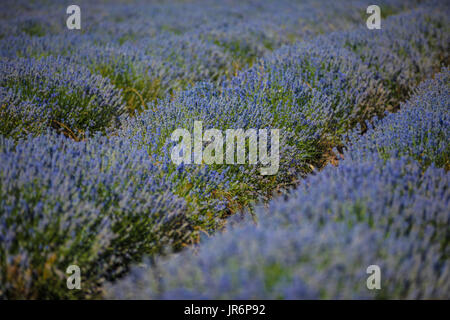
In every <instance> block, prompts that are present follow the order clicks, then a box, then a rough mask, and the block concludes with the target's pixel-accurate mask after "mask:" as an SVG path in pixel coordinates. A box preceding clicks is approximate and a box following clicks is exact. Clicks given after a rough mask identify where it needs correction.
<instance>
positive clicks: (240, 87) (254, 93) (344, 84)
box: [0, 6, 449, 298]
mask: <svg viewBox="0 0 450 320" xmlns="http://www.w3.org/2000/svg"><path fill="white" fill-rule="evenodd" d="M446 10H447V9H445V8H433V7H427V6H425V7H423V8H420V9H418V10H416V11H413V12H410V13H406V14H403V15H400V16H397V17H392V18H390V19H388V20H387V21H386V23H385V24H384V30H383V31H380V32H378V31H377V33H373V32H370V31H368V30H365V29H357V30H355V31H350V32H348V33H345V34H332V35H329V36H322V37H320V38H319V39H317V40H313V41H310V42H306V43H302V44H298V45H295V46H291V47H284V48H282V49H280V50H277V51H276V52H275V53H274V54H273V55H272V56H270V57H267V58H266V59H265V60H262V61H261V62H259V63H258V64H256V65H255V66H254V67H253V68H251V69H249V70H248V71H247V72H243V73H241V74H240V75H238V76H237V77H234V78H233V79H232V80H231V81H225V82H224V83H223V84H222V85H221V86H220V87H217V86H215V85H214V84H213V83H211V82H206V83H200V84H198V85H196V86H194V87H192V88H190V89H189V90H186V91H183V92H180V93H177V94H175V95H174V97H171V98H166V99H163V100H160V101H158V102H157V103H150V104H149V105H148V107H149V110H148V111H144V112H143V113H141V114H140V115H137V116H136V117H128V116H126V115H122V116H121V117H116V116H117V115H116V114H114V113H111V112H109V111H107V110H105V108H104V106H106V105H111V104H112V105H114V106H116V107H117V109H118V110H120V109H121V108H122V105H123V104H122V103H120V97H119V96H118V95H115V92H116V91H115V90H117V89H115V87H114V86H111V84H110V83H109V82H108V81H107V80H104V78H101V77H97V76H95V75H94V74H92V73H90V72H91V71H89V70H87V69H83V70H82V71H80V74H81V75H82V77H81V78H82V79H87V80H86V81H82V80H79V81H71V80H70V79H72V78H70V77H69V76H68V75H70V74H71V72H70V70H71V69H69V71H68V72H67V73H64V72H62V71H57V72H56V71H54V70H63V69H58V68H62V66H64V60H63V59H61V58H52V57H48V58H44V59H42V60H38V59H35V58H32V59H31V60H27V59H21V60H17V61H13V62H11V61H10V60H7V61H5V62H4V64H3V65H2V68H6V70H9V71H10V72H9V73H8V74H7V75H6V76H4V78H3V80H2V81H4V82H2V83H6V84H7V85H6V86H7V87H8V88H10V89H7V90H5V91H4V94H5V96H8V95H14V94H17V92H19V94H23V95H25V96H27V97H28V98H32V99H34V98H35V93H36V92H38V93H41V92H43V93H44V94H45V98H46V99H47V101H45V102H42V103H44V105H45V106H48V105H49V104H48V101H63V102H64V103H65V104H63V105H67V106H69V107H68V108H67V109H62V110H65V111H61V109H60V108H57V107H55V108H54V109H51V110H58V112H69V113H70V110H71V107H70V106H72V107H73V105H77V103H79V104H80V105H81V106H83V105H86V106H88V107H89V108H92V109H94V110H97V112H101V113H102V114H105V115H106V117H109V116H110V115H112V114H114V116H111V119H116V118H118V121H120V122H121V123H122V126H121V128H120V130H117V131H115V132H112V133H111V132H110V134H108V135H107V136H105V135H103V134H100V133H97V134H93V135H90V134H88V133H86V134H85V139H84V141H81V142H76V141H73V140H72V139H69V138H66V137H64V136H60V135H57V134H55V133H53V132H46V131H39V132H44V133H43V134H41V135H38V136H36V137H31V136H28V137H27V138H26V139H21V138H20V135H18V136H17V137H4V136H3V137H2V138H0V141H1V142H0V158H1V160H2V161H1V164H0V166H1V167H0V168H1V170H0V210H1V211H0V212H1V215H0V243H1V244H2V248H1V252H0V264H1V265H2V268H1V271H0V295H1V296H2V297H40V298H45V297H81V296H84V297H93V296H97V295H98V294H100V293H101V292H99V288H100V287H101V284H102V283H103V282H104V281H105V280H113V279H115V278H116V277H118V276H121V275H122V274H123V273H124V272H126V271H127V268H128V265H129V263H130V262H133V261H139V260H140V259H141V257H142V256H143V255H150V256H157V255H159V254H160V253H162V252H163V251H164V250H165V249H166V248H171V249H174V250H178V249H180V248H181V247H183V246H184V245H186V244H189V243H191V242H193V241H195V240H196V239H197V237H198V234H199V230H200V229H203V230H206V231H213V230H215V229H217V226H218V224H220V222H221V218H223V217H224V216H227V215H229V214H230V213H233V212H235V211H237V210H238V209H240V207H241V206H243V205H246V204H248V203H250V202H253V201H254V200H256V199H259V198H260V197H264V196H266V195H267V194H270V193H271V192H272V191H273V190H274V189H275V188H276V187H277V186H279V185H280V184H283V183H288V184H290V183H293V180H295V179H297V177H298V176H299V175H304V174H305V173H307V172H308V171H310V170H311V169H310V167H311V165H320V164H321V163H322V162H323V161H322V160H321V155H322V154H323V153H324V151H326V150H328V148H329V146H330V145H336V144H338V143H340V137H341V135H342V133H344V132H346V131H347V130H348V128H350V127H352V126H353V125H354V124H356V123H358V122H361V121H363V120H365V119H367V118H370V117H372V116H373V115H377V114H382V113H383V112H384V110H386V109H385V108H395V107H396V106H397V105H398V103H399V102H400V101H401V100H402V99H404V98H405V97H406V96H407V95H408V94H409V92H410V89H411V88H412V87H413V86H414V85H415V84H416V82H417V81H418V80H419V79H421V78H423V77H429V76H431V74H433V72H435V71H436V70H438V69H439V68H440V65H441V64H443V63H446V62H447V61H448V56H447V54H448V43H449V41H448V38H447V36H448V32H446V31H447V30H448V23H447V20H446V19H447V15H446V12H447V11H446ZM412 22H414V23H415V25H416V27H415V28H411V23H412ZM33 59H34V60H33ZM30 61H33V63H30ZM46 61H54V62H56V63H55V64H54V66H52V67H45V65H46ZM16 64H17V66H18V67H17V72H16V71H15V68H14V66H15V65H16ZM51 64H53V62H52V63H51ZM34 66H42V70H44V71H45V72H42V73H40V71H39V70H41V69H40V68H41V67H34ZM71 66H72V65H71ZM52 68H53V69H52ZM77 70H81V69H77ZM15 72H16V73H15ZM77 72H78V71H77ZM52 73H53V74H54V76H53V77H52V76H51V75H52ZM42 74H44V75H47V76H46V77H42V76H41V75H42ZM61 74H62V75H61ZM16 75H19V76H16ZM23 75H25V76H23ZM60 75H61V76H60ZM64 75H67V76H64ZM91 83H94V84H95V85H94V86H91V85H90V84H91ZM97 84H98V85H97ZM61 86H62V87H63V88H64V89H62V90H61V92H60V91H58V90H56V89H55V88H59V87H61ZM36 87H37V88H39V90H37V91H33V88H36ZM11 88H13V89H11ZM80 88H81V89H80ZM14 90H16V91H14ZM77 90H81V93H80V92H79V91H77ZM91 91H92V92H94V93H95V94H94V93H92V94H91V95H89V92H91ZM11 92H12V93H11ZM83 92H87V93H88V94H82V93H83ZM61 96H62V97H64V98H63V99H62V100H58V99H59V98H58V97H61ZM48 99H50V100H48ZM51 99H55V100H51ZM11 101H16V100H13V99H12V100H11ZM74 101H75V102H76V103H75V102H74ZM93 101H95V103H93ZM33 103H34V102H33ZM39 103H41V101H39ZM45 103H47V104H45ZM97 103H98V104H99V105H100V106H103V108H102V107H97V108H96V106H97ZM8 105H9V104H8ZM59 105H60V104H59V102H58V103H57V104H55V106H59ZM89 108H87V109H88V110H89ZM18 109H19V108H18ZM47 109H48V108H45V110H47ZM19 110H22V109H19ZM33 114H35V112H30V115H33ZM36 114H39V113H36ZM95 115H96V114H95V113H92V114H85V113H83V112H82V111H81V110H80V112H79V113H78V112H76V113H72V114H71V115H70V116H69V118H70V119H72V118H75V119H74V120H70V121H78V120H77V118H76V117H83V120H82V121H94V123H96V125H98V126H99V128H100V127H101V126H103V125H105V123H98V122H97V121H104V120H102V119H103V118H102V117H96V116H95ZM2 119H3V118H2ZM161 119H164V122H161ZM195 120H201V121H203V123H204V126H205V128H219V129H228V128H243V129H247V128H268V127H269V128H270V127H272V128H281V129H282V132H283V137H282V139H283V140H282V143H281V145H282V149H281V160H282V163H281V167H280V171H279V174H278V175H277V176H275V177H271V178H267V177H263V176H259V174H257V171H256V170H257V168H255V167H252V166H219V165H216V166H214V167H208V166H175V165H174V164H173V163H172V162H171V161H170V147H171V143H169V142H168V141H169V137H170V134H171V132H172V131H173V130H174V129H176V128H180V127H181V128H186V129H189V128H192V123H193V121H195ZM31 122H33V121H31ZM12 127H14V128H15V125H14V126H12ZM44 127H45V125H44ZM82 129H83V128H82ZM40 130H41V129H40ZM100 131H101V130H100ZM17 139H19V140H17ZM280 236H281V234H280ZM70 264H77V265H79V266H80V267H81V268H82V271H83V288H84V289H83V290H82V291H69V290H67V288H66V283H65V280H64V279H65V273H64V271H65V268H66V267H67V266H68V265H70Z"/></svg>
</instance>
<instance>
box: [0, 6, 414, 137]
mask: <svg viewBox="0 0 450 320" xmlns="http://www.w3.org/2000/svg"><path fill="white" fill-rule="evenodd" d="M388 3H389V4H388ZM78 4H79V5H80V7H81V9H82V21H83V23H82V28H81V30H79V31H78V30H67V29H66V27H65V23H64V18H66V16H65V9H66V8H65V5H67V4H66V3H65V1H52V2H50V3H46V2H44V1H37V2H33V3H29V1H8V2H7V3H5V4H3V6H2V9H4V10H2V19H1V20H0V21H1V22H0V23H1V27H0V30H1V31H0V56H2V59H1V61H0V62H1V65H2V66H1V69H2V70H1V73H0V74H1V75H2V79H1V82H0V87H1V91H2V92H1V93H0V94H1V98H0V99H1V100H0V105H10V104H13V105H14V108H11V110H7V111H8V112H7V113H6V115H5V116H4V118H5V119H7V120H6V121H1V122H0V132H1V133H2V134H7V135H12V136H20V135H23V134H26V133H27V132H31V133H36V132H38V133H39V132H42V128H45V125H48V121H49V119H50V120H55V121H58V122H60V123H62V124H63V125H64V126H66V127H68V128H69V129H70V130H71V131H72V132H73V133H74V134H75V135H76V136H81V135H82V133H80V132H78V130H80V131H85V130H87V129H89V130H90V131H93V130H95V131H97V130H102V129H104V128H105V127H107V126H110V125H112V124H113V119H114V118H115V117H118V116H120V114H122V113H123V111H125V110H127V111H129V112H131V113H134V112H135V111H139V110H141V109H143V108H145V106H146V104H147V102H149V101H153V100H156V99H158V98H163V97H166V96H168V95H171V94H173V93H174V92H176V91H178V90H181V89H184V88H186V87H187V86H188V85H190V84H193V83H196V82H198V81H210V82H213V83H222V82H223V81H224V79H230V78H231V77H232V76H234V75H235V73H236V72H237V70H240V69H245V67H246V65H248V64H252V63H253V61H255V60H256V59H257V58H259V57H262V56H263V55H265V54H267V53H269V52H271V51H272V50H273V49H275V48H278V47H280V46H281V45H283V44H287V43H292V42H293V41H296V40H300V39H305V38H310V37H312V36H313V35H316V34H318V33H321V32H330V31H333V30H343V29H345V28H349V27H350V26H354V25H355V24H356V23H359V24H360V23H362V22H364V19H363V15H362V14H361V13H364V10H365V5H366V3H365V2H364V1H355V2H352V5H348V4H347V5H343V3H339V2H337V1H329V2H326V3H319V4H318V3H317V2H315V1H308V2H304V3H297V2H292V1H284V0H283V1H264V2H263V3H258V2H255V1H234V0H233V1H219V2H218V1H210V0H208V1H193V2H184V1H183V2H178V1H172V2H169V3H150V4H149V3H146V2H144V1H134V2H132V3H126V4H124V3H122V2H111V1H108V2H107V1H95V2H92V1H80V2H79V3H78ZM380 5H381V6H382V8H383V14H384V15H388V14H393V13H395V12H398V11H401V10H403V9H405V8H406V7H408V8H411V7H414V6H415V5H416V1H405V0H398V1H394V2H392V1H389V2H388V1H382V2H381V3H380ZM48 56H51V57H49V58H48V59H44V60H40V61H37V59H41V58H42V57H48ZM18 58H19V59H18ZM80 65H81V66H82V67H81V66H80ZM10 69H16V70H17V72H19V70H20V71H21V72H22V73H21V74H14V73H13V74H14V76H13V77H11V76H9V77H8V78H7V79H3V77H6V75H8V74H10ZM36 75H40V76H39V77H38V78H37V79H36V78H34V77H36ZM52 75H53V77H56V78H60V79H61V80H60V81H58V82H57V83H55V80H54V79H53V77H52ZM30 77H33V79H30ZM103 78H105V79H103ZM64 80H66V81H67V82H63V81H64ZM74 80H75V81H74ZM12 81H13V82H12ZM14 81H15V82H14ZM24 81H26V82H27V83H28V84H29V86H31V88H33V87H34V86H39V87H40V88H39V89H40V90H39V91H36V90H34V91H33V92H32V93H30V92H29V91H27V90H26V89H22V88H21V87H22V84H18V82H19V83H21V82H24ZM83 84H84V85H83ZM112 85H113V86H114V88H112V89H110V87H111V86H112ZM18 87H19V88H18ZM41 87H42V88H41ZM105 87H106V88H105ZM53 91H56V93H55V95H49V94H48V93H49V92H53ZM98 92H100V96H101V98H96V97H95V94H97V93H98ZM74 96H83V99H82V100H81V101H80V100H78V99H76V98H75V97H74ZM99 99H100V101H98V100H99ZM119 99H120V100H119ZM110 100H113V101H114V103H109V102H110ZM105 105H108V106H109V107H108V108H106V109H107V111H105ZM73 106H76V108H77V110H75V111H73V112H71V111H70V110H68V109H71V108H73ZM80 111H84V112H80ZM3 112H4V113H5V112H6V111H3ZM79 114H82V115H79ZM22 118H23V119H24V120H23V122H21V120H20V119H22ZM89 118H90V119H94V120H93V121H88V120H87V119H89ZM52 125H54V124H52Z"/></svg>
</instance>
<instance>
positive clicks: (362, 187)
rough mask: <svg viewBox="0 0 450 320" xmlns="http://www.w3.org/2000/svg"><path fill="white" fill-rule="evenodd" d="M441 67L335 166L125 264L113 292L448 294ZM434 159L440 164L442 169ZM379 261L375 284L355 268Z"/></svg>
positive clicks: (353, 137)
mask: <svg viewBox="0 0 450 320" xmlns="http://www.w3.org/2000/svg"><path fill="white" fill-rule="evenodd" d="M449 101H450V70H449V69H443V70H442V73H440V74H438V75H437V76H436V78H435V79H434V80H428V81H425V82H424V83H422V84H421V85H420V86H419V87H418V90H417V92H416V94H415V95H414V96H413V97H412V99H411V100H409V101H408V102H407V103H405V104H403V105H402V106H401V111H400V112H398V113H395V114H390V115H388V116H387V117H385V118H384V119H383V120H381V121H378V122H377V123H376V125H375V127H373V128H369V129H368V131H367V133H366V134H365V135H364V136H362V137H361V136H360V134H359V133H358V132H357V131H355V132H352V133H351V134H350V135H348V138H349V141H348V149H347V150H346V152H345V153H344V155H343V158H344V159H343V160H341V161H340V163H339V166H338V167H337V168H336V167H333V166H331V165H330V166H328V167H327V168H325V169H324V170H323V171H321V172H319V173H318V174H316V175H312V176H310V177H308V178H307V179H305V180H304V181H302V183H301V184H300V186H299V188H298V189H297V190H295V191H292V192H291V193H290V194H289V195H288V196H289V200H287V201H286V200H285V199H276V200H273V201H272V202H270V204H269V206H268V207H260V208H258V209H257V210H256V214H255V218H256V221H257V223H256V224H255V222H254V221H252V219H251V218H249V217H248V216H246V217H244V221H240V222H239V223H237V224H234V225H232V226H230V227H229V228H228V230H227V231H225V232H223V233H221V234H217V235H215V236H214V237H212V238H210V239H207V240H205V241H204V242H203V243H201V244H200V245H199V246H198V247H196V248H195V249H190V250H186V251H184V252H182V253H180V254H178V255H175V256H172V257H170V258H169V259H167V258H163V259H156V260H154V261H151V262H149V263H148V264H146V266H144V267H142V266H141V267H136V268H135V269H134V270H133V271H132V272H131V274H130V275H128V276H127V277H126V278H125V279H123V280H120V281H118V282H117V283H116V284H114V285H112V286H109V289H108V293H109V296H110V297H113V298H137V299H143V298H144V299H148V298H150V299H255V298H258V299H316V298H391V299H392V298H394V299H399V298H400V299H403V298H407V299H418V298H420V299H424V298H427V299H428V298H439V299H448V298H450V296H449V294H450V261H449V259H448V257H449V254H450V242H449V239H450V229H449V228H448V226H449V224H450V209H449V208H450V189H449V183H450V174H449V173H448V168H449V164H450V158H449V157H450V146H449V143H448V142H449V141H450V132H449V127H450V113H449V110H450V108H449ZM443 167H446V169H444V168H443ZM370 265H377V266H379V267H380V270H381V289H379V290H369V289H368V287H367V286H366V279H367V277H368V274H367V273H366V269H367V267H368V266H370Z"/></svg>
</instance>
